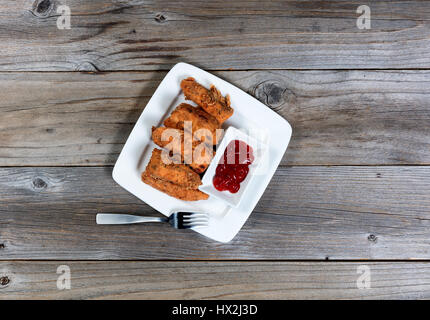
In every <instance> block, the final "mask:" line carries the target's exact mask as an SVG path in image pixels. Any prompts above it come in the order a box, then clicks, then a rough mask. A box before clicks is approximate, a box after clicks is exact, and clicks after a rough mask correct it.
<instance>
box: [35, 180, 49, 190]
mask: <svg viewBox="0 0 430 320" xmlns="http://www.w3.org/2000/svg"><path fill="white" fill-rule="evenodd" d="M47 186H48V184H47V183H46V182H45V181H43V180H42V179H41V178H36V179H34V180H33V187H34V188H35V189H46V187H47Z"/></svg>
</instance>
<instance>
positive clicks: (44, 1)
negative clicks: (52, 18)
mask: <svg viewBox="0 0 430 320" xmlns="http://www.w3.org/2000/svg"><path fill="white" fill-rule="evenodd" d="M53 7H54V3H53V1H51V0H36V1H35V2H34V4H33V13H34V14H35V15H36V16H38V17H48V16H49V14H50V13H51V11H52V9H53Z"/></svg>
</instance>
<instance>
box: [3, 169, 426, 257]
mask: <svg viewBox="0 0 430 320" xmlns="http://www.w3.org/2000/svg"><path fill="white" fill-rule="evenodd" d="M429 190H430V167H412V166H407V167H398V166H395V167H368V166H363V167H361V166H360V167H339V166H336V167H331V168H327V167H317V166H300V167H290V168H280V169H278V171H277V173H276V175H275V176H274V177H273V179H272V181H271V183H270V185H269V187H268V189H267V190H266V192H265V194H264V195H263V197H262V198H261V200H260V202H259V204H258V205H257V207H256V209H255V210H254V212H253V214H252V215H251V217H250V219H249V220H248V221H247V223H246V224H245V226H244V227H243V229H242V230H241V231H240V233H239V234H238V236H237V237H236V238H235V239H234V240H233V241H232V242H230V243H228V244H221V243H217V242H214V241H212V240H209V239H206V238H204V237H203V236H200V235H199V234H197V233H194V232H192V231H189V230H188V231H185V232H184V231H179V230H171V228H170V226H168V225H161V226H160V225H134V226H98V225H96V224H95V215H96V213H97V212H110V211H112V212H120V213H129V212H135V213H138V214H148V215H158V214H157V213H156V212H155V211H154V210H153V209H151V208H150V207H149V206H147V205H146V204H142V202H141V201H140V200H138V199H137V198H135V197H134V196H132V195H130V194H129V193H127V192H126V191H125V190H122V189H121V188H120V187H119V186H118V185H117V184H116V183H115V182H114V181H113V180H112V178H111V168H110V167H106V168H99V167H96V168H79V167H78V168H77V167H73V168H68V169H67V170H65V169H63V168H7V169H0V194H2V198H3V199H2V204H3V208H1V209H0V210H1V211H0V214H1V216H2V217H3V222H4V223H5V224H6V228H2V229H1V233H0V239H1V243H2V244H3V246H4V248H3V249H0V256H1V257H2V259H8V260H9V259H30V258H31V259H44V260H45V259H65V260H70V259H109V260H112V259H115V260H116V259H131V260H132V259H136V258H138V259H181V260H183V259H185V260H189V259H192V260H202V259H203V260H216V259H228V260H236V259H241V260H242V259H271V260H275V259H280V260H288V259H305V260H306V259H319V260H326V259H360V260H362V259H397V258H398V259H426V258H427V257H428V256H429V254H430V252H429V249H430V239H429V234H428V230H429V226H430V218H429V214H430V210H429V208H430V197H429ZM197 244H198V245H197Z"/></svg>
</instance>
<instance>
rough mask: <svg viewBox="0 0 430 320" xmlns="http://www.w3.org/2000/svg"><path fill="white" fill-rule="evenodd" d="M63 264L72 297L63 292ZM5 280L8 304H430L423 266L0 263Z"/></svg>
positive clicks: (428, 275) (429, 274) (429, 273)
mask: <svg viewBox="0 0 430 320" xmlns="http://www.w3.org/2000/svg"><path fill="white" fill-rule="evenodd" d="M60 265H67V266H68V267H69V268H70V274H71V283H70V284H71V289H70V290H58V289H57V279H58V276H59V275H58V274H57V272H56V271H57V268H58V267H59V266H60ZM363 265H365V266H367V267H368V268H369V269H367V270H369V271H370V288H369V289H358V288H357V279H358V278H359V276H360V275H361V274H362V272H363V270H360V269H358V268H359V267H360V266H363ZM0 277H5V278H6V279H7V280H8V281H9V283H8V284H7V285H5V286H1V285H0V299H429V298H430V280H429V279H430V265H429V263H416V262H414V263H404V262H403V263H401V262H378V263H375V262H336V263H331V262H328V263H327V262H155V261H146V262H134V261H122V262H72V261H55V262H54V261H52V262H34V261H31V262H30V261H29V262H0ZM360 284H362V282H360Z"/></svg>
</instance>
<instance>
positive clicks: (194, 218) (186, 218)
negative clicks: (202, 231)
mask: <svg viewBox="0 0 430 320" xmlns="http://www.w3.org/2000/svg"><path fill="white" fill-rule="evenodd" d="M178 218H179V219H178V220H179V221H178V222H179V225H182V228H186V229H188V228H199V227H207V226H208V225H209V216H208V215H207V214H206V213H191V212H190V213H188V212H181V213H180V215H179V216H178ZM180 220H182V221H180ZM180 222H182V223H180Z"/></svg>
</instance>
